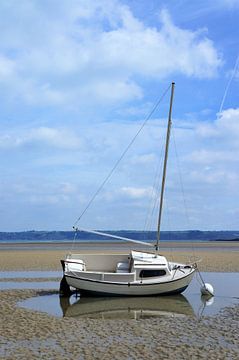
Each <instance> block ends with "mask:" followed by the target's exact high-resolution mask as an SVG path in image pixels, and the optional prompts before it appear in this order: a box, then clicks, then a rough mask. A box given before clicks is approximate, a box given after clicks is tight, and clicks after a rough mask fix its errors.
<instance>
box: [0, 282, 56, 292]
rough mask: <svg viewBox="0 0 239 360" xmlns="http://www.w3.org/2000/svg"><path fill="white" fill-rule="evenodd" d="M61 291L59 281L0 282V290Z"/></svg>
mask: <svg viewBox="0 0 239 360" xmlns="http://www.w3.org/2000/svg"><path fill="white" fill-rule="evenodd" d="M22 289H39V290H40V289H47V290H51V289H53V290H57V289H59V281H21V282H20V281H19V282H17V281H16V282H14V281H0V290H22Z"/></svg>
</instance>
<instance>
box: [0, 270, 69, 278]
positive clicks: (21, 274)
mask: <svg viewBox="0 0 239 360" xmlns="http://www.w3.org/2000/svg"><path fill="white" fill-rule="evenodd" d="M61 276H62V271H0V278H1V279H21V278H31V279H34V278H35V279H36V278H39V279H40V278H43V279H44V278H54V277H61Z"/></svg>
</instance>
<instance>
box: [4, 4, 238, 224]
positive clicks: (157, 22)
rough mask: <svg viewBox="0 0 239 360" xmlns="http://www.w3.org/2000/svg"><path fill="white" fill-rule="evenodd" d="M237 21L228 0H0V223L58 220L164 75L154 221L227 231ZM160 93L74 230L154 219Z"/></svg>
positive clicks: (71, 211) (233, 167)
mask: <svg viewBox="0 0 239 360" xmlns="http://www.w3.org/2000/svg"><path fill="white" fill-rule="evenodd" d="M238 18H239V1H238V0H201V1H191V0H170V1H166V0H147V1H145V0H131V1H127V0H98V1H95V0H92V1H91V0H87V1H86V0H61V1H58V0H42V1H37V0H22V1H18V0H2V1H0V119H1V121H0V171H1V176H0V231H20V230H31V229H35V230H60V229H61V230H69V229H71V227H72V225H73V224H74V223H75V221H76V220H77V218H78V217H79V216H80V214H81V213H82V211H84V209H85V207H86V206H87V203H88V202H89V200H90V199H91V197H92V195H93V194H94V193H95V192H96V191H97V189H98V187H99V186H100V184H101V183H102V181H104V179H105V177H106V176H107V175H108V174H109V172H110V170H111V169H112V167H113V166H114V164H115V162H116V161H117V160H118V159H119V157H120V156H121V154H122V152H123V151H124V149H125V148H126V147H127V145H128V144H129V143H130V141H131V140H132V138H133V137H134V135H135V134H136V133H137V131H138V130H139V128H140V126H141V125H142V123H143V121H144V120H145V119H146V118H147V116H148V114H149V113H150V111H151V110H152V108H153V106H154V104H155V103H156V102H157V101H158V99H159V98H160V97H161V95H162V94H163V93H164V91H165V90H166V89H167V88H168V86H169V85H170V83H171V82H172V81H175V83H176V87H175V101H174V106H173V131H172V141H171V143H170V154H169V166H168V177H167V184H166V198H165V207H164V216H163V227H162V228H163V229H164V230H184V229H201V230H203V229H208V230H219V229H225V230H230V229H232V230H238V229H239V223H238V219H239V186H238V184H239V60H237V59H238V55H239V41H238V39H239V28H238ZM169 95H170V92H169V91H168V92H167V94H166V96H165V97H164V99H163V101H162V102H161V103H160V105H159V107H158V108H157V110H156V111H155V112H154V114H153V116H152V117H151V118H150V120H149V121H148V123H147V125H146V126H145V127H144V129H143V131H142V132H140V135H139V136H138V137H137V139H136V141H135V142H134V144H133V146H132V147H131V148H130V150H129V151H128V153H127V154H126V156H125V157H124V158H123V160H122V161H121V163H120V165H119V166H118V167H117V169H116V171H115V172H114V174H113V175H112V176H111V178H110V179H109V181H108V182H107V183H106V184H105V186H104V187H103V189H102V191H101V192H100V194H99V195H98V196H97V197H96V199H95V201H94V202H93V204H92V205H91V206H90V208H89V209H88V210H87V211H86V212H85V214H84V216H83V217H82V218H81V221H80V224H79V226H82V227H89V228H95V229H145V228H152V229H153V228H154V227H155V222H156V218H155V216H156V212H157V206H156V207H155V205H154V204H155V197H157V195H158V186H157V184H158V178H157V175H156V174H159V175H160V164H161V163H162V147H163V144H164V136H165V126H166V119H167V112H168V106H169ZM151 215H152V219H151Z"/></svg>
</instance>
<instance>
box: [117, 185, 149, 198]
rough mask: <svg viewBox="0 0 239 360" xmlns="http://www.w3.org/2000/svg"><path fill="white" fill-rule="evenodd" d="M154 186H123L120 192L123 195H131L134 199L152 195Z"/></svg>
mask: <svg viewBox="0 0 239 360" xmlns="http://www.w3.org/2000/svg"><path fill="white" fill-rule="evenodd" d="M152 191H153V190H152V188H150V187H146V188H137V187H122V188H121V189H120V193H121V194H122V195H126V196H129V197H130V198H132V199H142V198H145V197H151V196H152Z"/></svg>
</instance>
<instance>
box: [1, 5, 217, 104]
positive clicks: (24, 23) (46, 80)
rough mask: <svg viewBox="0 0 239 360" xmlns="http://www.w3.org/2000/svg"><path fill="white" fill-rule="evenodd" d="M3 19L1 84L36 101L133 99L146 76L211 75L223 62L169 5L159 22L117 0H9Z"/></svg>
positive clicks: (208, 42) (13, 95)
mask: <svg viewBox="0 0 239 360" xmlns="http://www.w3.org/2000/svg"><path fill="white" fill-rule="evenodd" d="M0 20H1V27H0V34H1V35H0V37H1V42H0V44H1V45H0V65H1V64H2V66H0V68H1V70H0V82H1V83H2V84H4V86H5V87H6V89H7V90H8V96H10V97H11V98H16V97H17V98H22V99H23V100H24V101H25V102H27V103H29V104H32V105H54V106H55V105H57V106H59V105H63V106H66V105H68V106H72V104H85V103H88V102H91V103H92V102H99V103H102V102H103V103H104V102H116V101H117V102H118V101H130V100H133V99H138V98H142V96H143V90H142V88H141V86H140V79H142V77H145V78H148V79H152V78H158V79H162V78H165V77H167V76H169V75H171V74H172V73H181V74H184V75H186V76H193V77H198V78H210V77H212V76H214V75H215V74H216V73H217V69H218V68H219V67H220V65H221V64H222V61H221V59H220V55H219V53H218V52H217V50H216V48H215V46H214V44H213V42H212V41H211V40H210V39H209V38H207V37H206V34H205V33H203V32H202V31H201V30H200V31H192V30H186V29H181V28H179V27H178V26H176V25H175V24H174V23H173V21H172V19H171V17H170V15H169V13H168V12H167V11H166V10H163V11H162V12H161V15H160V21H159V24H158V25H159V26H158V28H156V27H150V26H146V25H145V24H144V23H143V22H142V21H141V20H139V19H138V18H136V17H135V15H134V14H133V13H132V11H131V10H130V8H129V7H128V6H126V5H123V4H121V3H120V2H119V1H114V0H112V1H110V0H108V1H101V2H100V3H98V2H97V3H96V2H94V1H88V2H85V1H80V0H79V1H74V2H68V1H61V2H60V3H59V2H58V1H56V2H55V1H53V2H50V3H49V4H48V5H47V6H46V5H44V6H42V5H41V4H40V3H38V2H34V1H21V2H19V3H17V4H16V2H15V1H9V2H8V6H6V3H4V2H3V3H1V4H0ZM29 29H32V31H29ZM175 54H177V56H175ZM169 59H170V61H169ZM6 80H8V81H6Z"/></svg>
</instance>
